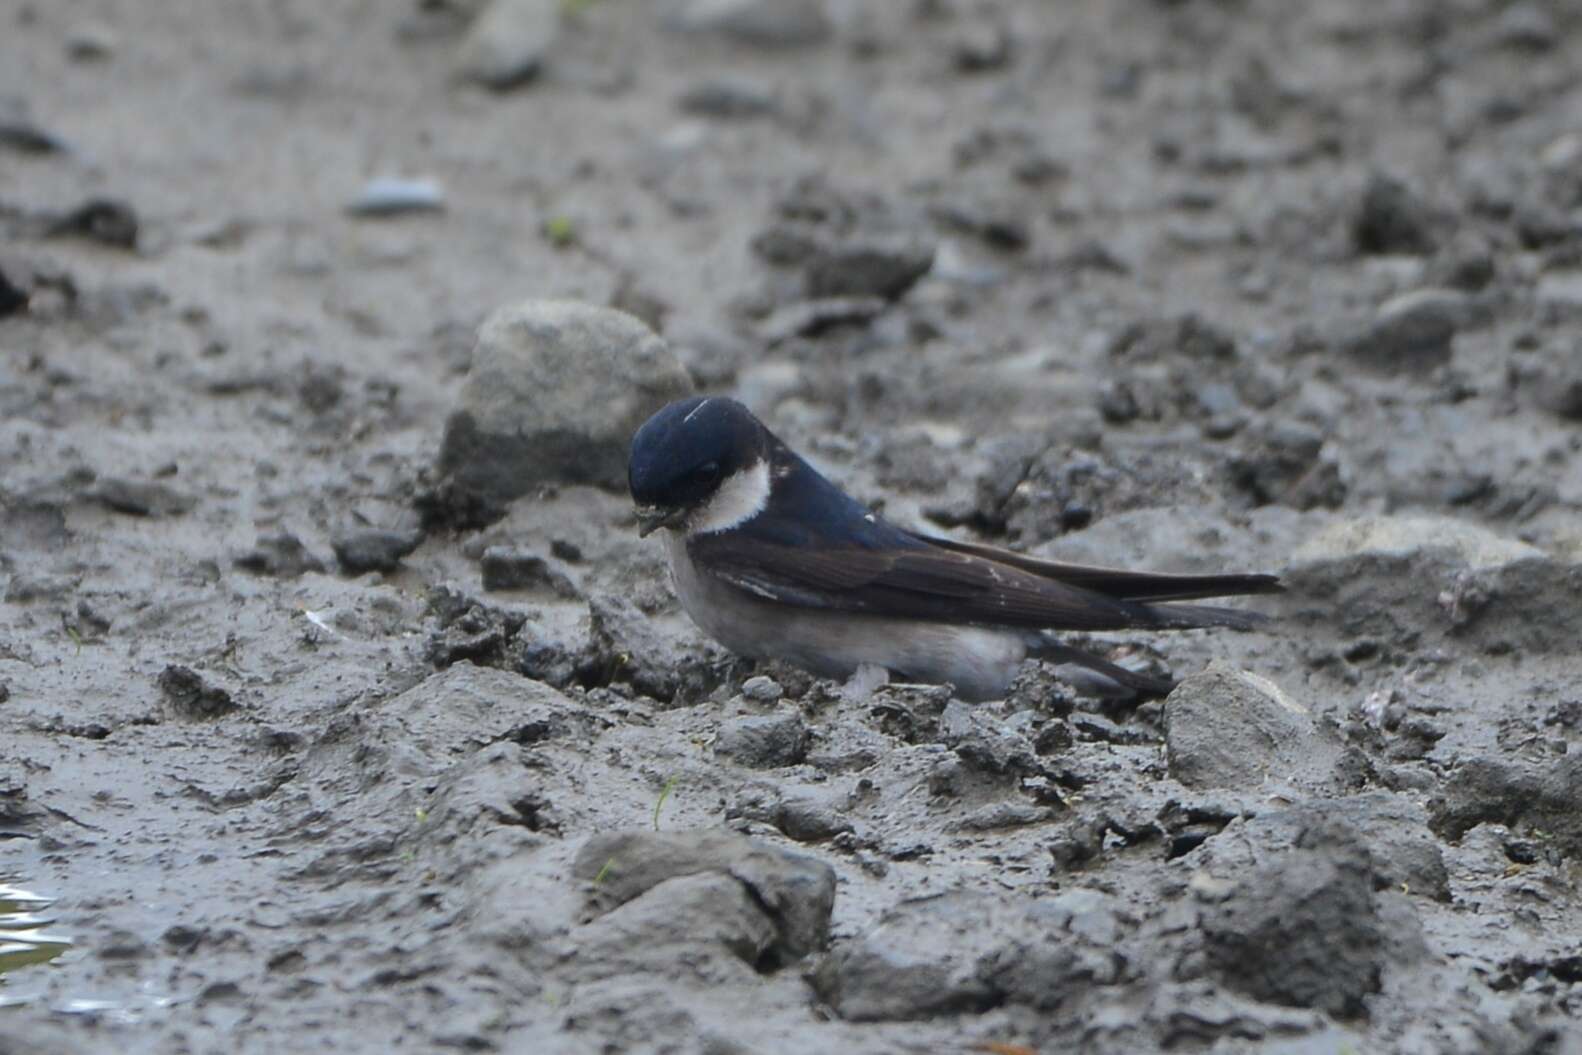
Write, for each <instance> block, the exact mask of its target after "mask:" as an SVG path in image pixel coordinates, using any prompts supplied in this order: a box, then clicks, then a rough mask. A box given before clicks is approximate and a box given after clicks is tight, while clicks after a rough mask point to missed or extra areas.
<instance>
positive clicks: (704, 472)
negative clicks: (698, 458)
mask: <svg viewBox="0 0 1582 1055" xmlns="http://www.w3.org/2000/svg"><path fill="white" fill-rule="evenodd" d="M719 478H720V463H719V462H704V463H703V464H702V465H700V466H698V467H697V468H696V469H693V470H692V479H693V480H694V481H695V482H697V483H700V484H712V483H714V482H715V481H717V480H718V479H719Z"/></svg>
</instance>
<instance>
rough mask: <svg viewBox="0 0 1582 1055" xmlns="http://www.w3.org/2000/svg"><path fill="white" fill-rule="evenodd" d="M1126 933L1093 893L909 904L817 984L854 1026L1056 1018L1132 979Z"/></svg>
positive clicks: (845, 951) (1107, 902) (853, 945)
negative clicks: (1122, 944) (970, 1016)
mask: <svg viewBox="0 0 1582 1055" xmlns="http://www.w3.org/2000/svg"><path fill="white" fill-rule="evenodd" d="M1123 930H1124V927H1123V924H1122V922H1121V920H1120V918H1119V914H1118V912H1117V910H1116V908H1115V906H1114V905H1113V903H1112V901H1111V899H1109V898H1108V897H1106V896H1105V895H1103V894H1098V893H1095V892H1093V891H1071V892H1068V893H1064V894H1059V895H1056V896H1055V897H1052V898H1047V899H1044V898H1039V899H1033V898H1003V897H993V896H990V895H987V894H982V893H976V892H972V891H965V890H962V891H954V892H951V893H948V894H940V895H935V896H932V897H925V898H916V899H913V900H909V901H903V902H901V903H900V904H899V905H897V906H896V907H895V908H892V909H890V910H889V911H887V912H886V913H885V914H884V915H883V916H882V917H880V920H879V923H878V925H877V926H876V927H874V928H873V929H872V930H871V931H869V932H868V933H867V934H864V935H863V936H862V937H861V938H859V939H857V940H855V941H852V942H849V943H847V944H845V945H843V946H841V947H840V948H838V949H836V950H835V951H834V952H833V953H832V954H831V955H830V956H829V957H827V958H826V959H825V960H824V962H823V963H822V964H821V965H820V966H819V968H818V970H817V972H816V973H815V975H814V978H813V984H814V987H815V988H816V989H817V990H818V992H819V995H820V996H822V997H823V998H824V999H825V1000H826V1001H828V1002H829V1004H830V1006H831V1007H833V1008H834V1009H835V1012H836V1013H837V1014H838V1015H840V1016H841V1017H842V1018H844V1019H847V1020H849V1021H853V1022H875V1021H896V1020H908V1019H926V1018H933V1017H936V1016H939V1015H952V1014H960V1013H963V1012H982V1011H987V1010H988V1009H990V1008H994V1007H999V1006H1000V1005H1002V1004H1005V1003H1016V1004H1023V1005H1027V1006H1031V1007H1034V1008H1037V1009H1039V1010H1041V1011H1057V1010H1059V1009H1060V1008H1061V1007H1062V1006H1063V1005H1065V1004H1066V1003H1067V1002H1068V1001H1073V1000H1076V999H1080V997H1081V995H1082V994H1084V993H1086V992H1088V991H1091V990H1092V989H1094V988H1095V987H1099V986H1106V985H1113V984H1115V983H1116V982H1117V981H1119V980H1120V978H1121V977H1122V975H1123V972H1124V971H1125V961H1124V959H1123V958H1122V957H1121V955H1120V954H1119V953H1118V952H1117V951H1116V950H1115V948H1114V946H1115V944H1116V939H1117V938H1118V937H1119V936H1120V935H1121V933H1122V932H1123Z"/></svg>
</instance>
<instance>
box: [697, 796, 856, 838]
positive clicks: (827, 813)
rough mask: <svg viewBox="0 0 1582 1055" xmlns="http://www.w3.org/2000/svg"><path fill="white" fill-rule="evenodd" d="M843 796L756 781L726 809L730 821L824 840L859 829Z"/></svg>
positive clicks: (793, 836) (788, 836) (734, 798)
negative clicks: (847, 811)
mask: <svg viewBox="0 0 1582 1055" xmlns="http://www.w3.org/2000/svg"><path fill="white" fill-rule="evenodd" d="M841 798H842V796H841V795H840V794H839V793H838V792H835V791H833V790H830V789H824V788H820V789H818V790H809V789H806V788H802V789H795V788H794V789H789V790H788V789H786V788H783V787H780V786H778V785H773V784H762V783H754V784H749V785H747V786H746V787H744V788H742V789H741V790H740V791H738V792H737V793H736V795H735V796H734V797H732V799H731V802H730V805H728V806H727V807H726V808H725V817H726V819H727V820H737V819H742V820H749V821H761V822H763V823H764V824H768V825H772V826H773V827H775V828H776V829H778V830H779V831H780V832H781V833H782V834H784V835H785V837H786V838H788V839H794V840H796V841H797V842H799V843H821V842H824V841H825V840H827V839H833V838H835V837H836V836H837V835H841V834H843V833H845V832H850V831H854V830H855V825H853V824H852V822H851V820H850V819H848V818H847V817H846V815H845V813H844V812H843V811H842V809H841V805H842V803H841V801H840V799H841Z"/></svg>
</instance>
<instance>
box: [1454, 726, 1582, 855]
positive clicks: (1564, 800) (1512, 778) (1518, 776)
mask: <svg viewBox="0 0 1582 1055" xmlns="http://www.w3.org/2000/svg"><path fill="white" fill-rule="evenodd" d="M1443 788H1444V790H1443V792H1442V793H1441V794H1440V795H1439V796H1436V797H1435V799H1434V800H1433V802H1431V803H1430V805H1429V811H1430V813H1431V815H1432V817H1433V827H1434V831H1436V832H1438V833H1439V834H1440V835H1442V836H1444V837H1445V838H1447V839H1460V838H1461V837H1462V836H1463V835H1465V834H1466V833H1467V832H1468V831H1470V830H1471V829H1472V828H1473V827H1474V826H1476V825H1479V824H1489V823H1493V824H1503V825H1505V826H1507V827H1515V826H1517V825H1526V826H1529V827H1532V828H1535V829H1538V830H1540V831H1543V832H1546V833H1548V835H1549V836H1550V837H1551V838H1553V839H1554V841H1555V843H1556V844H1557V845H1558V846H1559V847H1560V848H1561V850H1562V851H1563V852H1564V853H1566V854H1567V855H1568V856H1571V857H1577V856H1582V812H1579V811H1578V809H1577V804H1578V803H1579V802H1582V752H1575V751H1573V752H1571V753H1569V754H1566V755H1562V756H1561V757H1560V758H1558V759H1556V760H1555V761H1554V762H1551V763H1550V764H1548V765H1547V766H1543V765H1533V764H1531V763H1526V762H1519V761H1516V760H1514V759H1505V758H1493V757H1489V758H1474V759H1471V760H1470V761H1467V762H1463V763H1462V764H1461V765H1459V766H1457V767H1456V768H1455V770H1454V771H1453V772H1452V773H1451V774H1450V777H1449V778H1448V779H1447V780H1446V781H1445V782H1444V784H1443Z"/></svg>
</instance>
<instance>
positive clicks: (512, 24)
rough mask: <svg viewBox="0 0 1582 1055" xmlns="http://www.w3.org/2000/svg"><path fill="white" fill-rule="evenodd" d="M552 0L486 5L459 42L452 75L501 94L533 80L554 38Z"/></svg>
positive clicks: (556, 16)
mask: <svg viewBox="0 0 1582 1055" xmlns="http://www.w3.org/2000/svg"><path fill="white" fill-rule="evenodd" d="M560 7H561V5H560V3H559V2H558V0H491V3H490V4H489V6H488V7H487V8H485V9H484V11H483V13H482V14H480V15H479V16H478V18H477V20H476V21H474V22H473V24H472V27H471V28H470V29H469V30H468V31H467V36H466V38H465V39H463V40H462V42H461V48H460V50H459V51H458V52H457V55H456V68H457V71H458V72H459V73H460V74H461V75H462V76H465V77H469V78H471V79H472V80H475V81H477V82H478V83H480V84H482V85H484V86H486V87H489V88H493V89H495V90H497V91H502V90H504V89H507V88H513V87H515V86H516V85H518V84H521V83H522V82H524V81H526V80H528V79H529V78H531V77H533V76H534V75H536V74H537V73H538V71H539V68H540V67H541V66H542V65H543V62H544V56H545V54H546V53H548V51H549V49H550V48H551V47H552V46H553V45H554V43H555V38H556V36H558V35H559V33H560Z"/></svg>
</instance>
